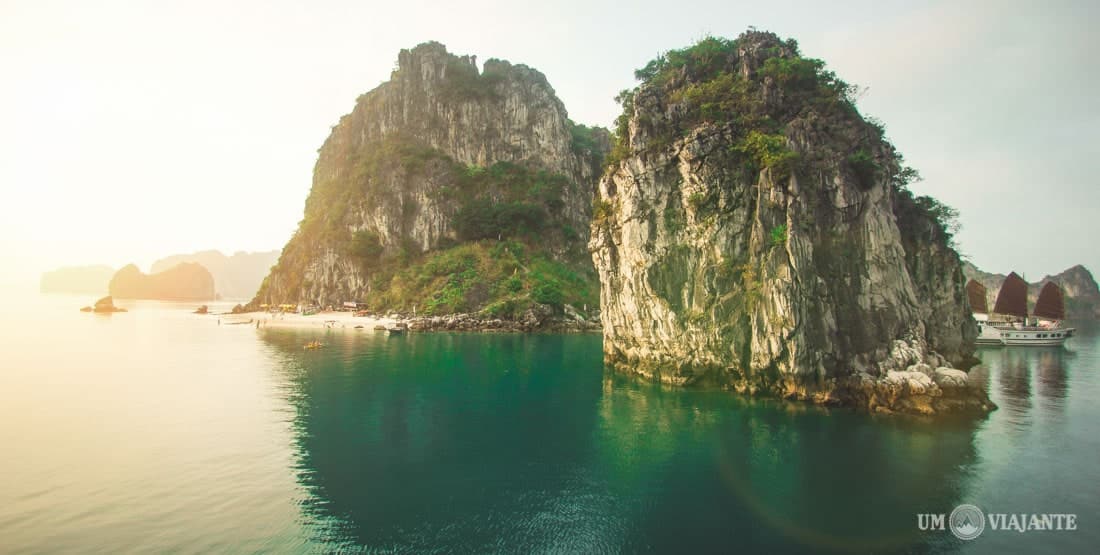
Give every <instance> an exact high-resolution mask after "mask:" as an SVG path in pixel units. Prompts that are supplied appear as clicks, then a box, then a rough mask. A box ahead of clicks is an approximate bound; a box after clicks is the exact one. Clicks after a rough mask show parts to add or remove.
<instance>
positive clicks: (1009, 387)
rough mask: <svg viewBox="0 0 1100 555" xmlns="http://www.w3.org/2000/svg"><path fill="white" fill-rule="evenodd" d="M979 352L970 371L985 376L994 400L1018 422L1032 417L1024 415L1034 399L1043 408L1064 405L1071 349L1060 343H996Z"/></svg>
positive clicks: (1031, 408)
mask: <svg viewBox="0 0 1100 555" xmlns="http://www.w3.org/2000/svg"><path fill="white" fill-rule="evenodd" d="M979 356H980V357H981V359H982V364H981V366H979V367H976V368H975V370H973V371H972V375H974V374H983V375H986V376H988V379H989V381H990V385H991V386H992V387H991V388H990V395H991V396H992V397H993V400H994V402H996V403H997V404H998V405H999V406H1000V407H1001V409H1002V410H1005V411H1006V412H1008V413H1010V414H1011V415H1012V416H1013V419H1014V420H1017V421H1018V422H1019V423H1020V425H1021V426H1023V425H1029V424H1030V422H1032V421H1033V418H1031V419H1025V417H1026V416H1028V415H1029V414H1030V413H1031V412H1032V410H1033V409H1034V407H1035V403H1036V402H1039V403H1042V405H1043V409H1044V410H1047V409H1052V410H1059V411H1060V410H1062V409H1064V408H1065V400H1066V398H1067V397H1068V395H1069V385H1068V371H1067V364H1068V362H1069V360H1068V359H1069V358H1071V357H1072V352H1070V351H1067V350H1066V349H1065V348H1063V347H1000V348H987V349H982V350H980V351H979ZM1032 416H1034V415H1032Z"/></svg>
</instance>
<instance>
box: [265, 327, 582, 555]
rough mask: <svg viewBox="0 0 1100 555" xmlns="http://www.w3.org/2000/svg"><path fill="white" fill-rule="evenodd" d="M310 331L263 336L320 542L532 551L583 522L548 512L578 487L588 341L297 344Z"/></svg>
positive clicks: (375, 339)
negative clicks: (279, 378) (276, 355)
mask: <svg viewBox="0 0 1100 555" xmlns="http://www.w3.org/2000/svg"><path fill="white" fill-rule="evenodd" d="M314 337H315V335H306V334H295V333H288V332H275V333H268V334H266V336H265V340H266V341H267V342H268V343H269V344H271V345H274V346H275V347H276V348H278V349H279V350H280V351H282V352H283V353H284V355H285V357H286V359H285V363H284V365H283V366H284V368H285V369H286V371H287V372H288V373H289V374H290V378H291V379H290V383H291V384H292V385H291V389H292V391H289V392H288V397H289V398H290V399H291V400H292V401H293V404H294V406H295V410H296V415H295V417H294V424H293V425H294V430H295V434H296V436H297V442H298V451H299V460H298V471H299V481H300V483H301V484H302V486H303V488H304V489H305V490H306V493H307V496H306V498H305V499H304V500H303V503H302V504H303V512H304V513H305V515H306V519H307V520H309V521H311V522H312V523H313V527H314V528H315V530H316V536H317V537H316V538H315V540H316V541H320V542H322V543H325V544H327V545H330V546H344V547H345V548H357V547H364V546H365V547H368V548H370V549H381V550H391V549H397V550H406V551H411V552H427V551H433V550H438V549H439V547H440V546H450V547H449V549H450V550H458V551H474V552H484V551H494V550H497V549H499V545H505V544H506V545H517V544H518V545H525V546H528V547H530V548H532V549H534V548H538V547H539V546H543V547H545V544H549V545H558V544H561V545H568V540H569V538H567V537H562V536H563V535H564V534H567V533H569V530H570V520H571V519H579V518H583V517H585V516H590V515H584V514H583V513H582V512H580V511H575V512H574V514H569V513H568V512H565V514H561V513H563V511H560V510H558V508H557V507H558V505H559V504H560V500H561V498H562V497H563V496H564V495H566V493H567V492H571V491H574V490H575V489H576V488H578V487H582V489H584V488H583V484H580V483H578V480H579V479H580V478H579V477H578V473H577V471H576V468H575V467H576V465H577V462H578V461H583V460H584V459H585V451H586V450H587V449H588V448H589V440H588V438H589V435H590V433H591V430H592V429H593V427H594V425H595V422H594V420H595V416H596V414H595V410H596V400H597V398H598V397H599V395H600V390H599V379H600V361H601V359H600V356H599V349H600V345H599V341H598V338H595V337H572V338H570V337H561V336H522V335H506V336H495V337H491V338H486V337H484V336H476V335H466V336H463V335H448V334H425V335H410V336H407V337H386V336H384V335H380V334H370V333H364V334H348V333H333V334H330V335H329V336H328V337H327V338H325V339H323V341H325V342H326V344H327V346H326V348H325V349H322V350H320V351H316V352H306V351H303V350H302V349H301V345H302V344H303V343H304V342H306V341H308V340H310V339H313V338H314ZM567 342H568V348H567V346H566V343H567ZM593 363H594V364H595V367H594V368H593V367H592V364H593ZM584 364H588V366H589V368H588V369H587V371H578V368H580V367H582V366H583V365H584ZM540 368H541V369H558V370H564V371H545V370H542V371H540V370H539V369H540ZM581 494H583V491H582V492H581ZM548 515H549V516H548ZM546 518H551V519H553V518H557V519H559V523H558V525H557V526H554V525H553V522H552V521H548V522H545V523H544V525H541V526H540V525H538V523H539V522H540V521H541V520H542V519H546ZM553 533H556V534H558V537H553V536H551V537H546V534H553ZM501 542H504V543H501ZM517 542H518V543H517Z"/></svg>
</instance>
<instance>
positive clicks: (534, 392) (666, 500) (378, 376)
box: [263, 331, 976, 553]
mask: <svg viewBox="0 0 1100 555" xmlns="http://www.w3.org/2000/svg"><path fill="white" fill-rule="evenodd" d="M263 337H264V339H265V341H266V342H267V343H268V344H269V345H271V346H272V347H273V348H274V349H275V350H277V351H278V352H279V353H280V354H281V357H282V362H283V363H282V365H281V366H282V369H283V370H282V371H283V372H285V373H286V382H287V384H288V387H287V391H286V397H287V398H288V399H289V400H290V402H291V406H292V407H293V411H294V414H293V430H294V435H295V437H296V448H297V451H298V460H297V468H296V470H297V473H298V480H299V483H300V484H301V486H302V488H303V499H302V500H301V506H302V512H303V520H304V521H306V525H307V527H308V528H310V529H311V530H312V531H313V535H314V537H313V541H315V542H318V543H320V544H321V545H322V550H352V551H354V550H359V549H363V548H366V549H367V550H368V551H372V550H383V551H407V552H430V551H443V552H447V551H460V552H469V551H473V552H493V551H504V552H544V551H565V552H583V553H592V552H639V551H656V552H692V553H694V552H729V551H734V550H737V551H746V552H772V553H778V552H805V551H807V550H822V549H839V550H860V551H867V550H874V551H879V552H891V551H910V552H911V551H918V552H919V551H928V550H936V551H942V550H944V549H950V548H952V547H953V546H954V545H955V544H954V543H952V540H951V536H950V534H948V533H935V534H933V533H927V532H925V533H922V532H920V531H919V530H917V527H916V514H917V513H918V512H934V513H935V512H945V511H950V509H951V508H952V507H954V506H955V505H957V504H958V503H960V502H965V501H966V499H967V488H968V487H969V479H970V478H969V476H968V475H966V474H964V473H961V472H960V470H959V469H960V468H966V467H968V466H969V465H971V464H973V463H974V461H975V458H976V457H975V451H974V446H973V431H974V424H973V423H972V422H958V423H950V422H948V423H944V422H940V423H936V424H932V423H922V422H918V421H913V420H910V419H897V418H875V417H871V416H868V415H866V414H863V413H857V412H852V411H847V410H832V411H830V410H826V409H822V408H820V407H813V406H808V405H799V404H788V403H784V402H780V401H750V400H746V399H744V398H741V397H739V396H736V395H731V394H730V393H728V392H724V391H698V390H683V389H670V388H665V387H662V386H659V385H654V384H649V383H641V382H637V381H634V380H632V379H630V378H626V377H623V376H620V375H616V374H604V373H603V372H602V369H601V360H602V358H601V350H600V343H599V338H598V337H562V336H514V335H506V336H477V335H466V336H463V335H447V334H437V335H410V336H408V337H401V338H387V337H385V336H381V335H374V334H369V333H365V334H354V333H333V334H330V335H329V336H328V337H326V338H324V339H323V341H325V342H326V343H327V344H328V346H327V347H326V348H325V349H322V350H320V351H316V352H311V351H304V350H302V349H301V345H303V344H304V343H305V342H307V341H309V340H311V339H314V338H316V335H315V334H304V333H302V334H298V333H294V332H286V331H271V332H267V333H264V335H263ZM601 380H602V381H601ZM601 386H602V387H601Z"/></svg>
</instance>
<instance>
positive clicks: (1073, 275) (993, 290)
mask: <svg viewBox="0 0 1100 555" xmlns="http://www.w3.org/2000/svg"><path fill="white" fill-rule="evenodd" d="M963 273H964V274H965V275H966V277H967V279H973V280H975V281H977V282H978V283H981V284H982V285H984V286H985V289H986V296H987V298H986V304H987V306H989V307H992V306H993V301H994V300H995V299H996V298H997V293H999V292H1000V291H1001V284H1003V283H1004V281H1005V277H1006V276H1005V274H991V273H989V272H983V271H982V270H979V269H978V268H977V267H976V266H974V265H973V264H971V263H969V262H966V263H964V264H963ZM1049 282H1053V283H1055V284H1057V285H1058V286H1060V287H1061V288H1062V293H1063V294H1064V295H1065V302H1066V319H1067V320H1077V321H1081V320H1096V319H1100V287H1097V285H1096V280H1095V279H1093V277H1092V272H1090V271H1089V270H1088V268H1085V267H1084V266H1082V265H1080V264H1078V265H1076V266H1073V267H1071V268H1068V269H1066V270H1065V271H1064V272H1062V273H1060V274H1056V275H1053V276H1045V277H1044V278H1043V279H1040V280H1039V281H1036V282H1034V283H1030V284H1028V285H1029V286H1028V306H1029V307H1034V306H1035V301H1036V299H1037V298H1038V296H1039V291H1041V290H1042V288H1043V286H1045V285H1046V284H1047V283H1049Z"/></svg>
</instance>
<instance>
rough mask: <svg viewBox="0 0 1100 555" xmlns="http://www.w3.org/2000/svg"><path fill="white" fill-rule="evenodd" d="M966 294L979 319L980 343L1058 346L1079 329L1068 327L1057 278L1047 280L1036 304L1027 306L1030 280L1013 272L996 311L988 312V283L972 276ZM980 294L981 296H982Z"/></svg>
mask: <svg viewBox="0 0 1100 555" xmlns="http://www.w3.org/2000/svg"><path fill="white" fill-rule="evenodd" d="M966 289H967V296H968V298H969V300H970V306H971V308H972V309H973V310H974V319H975V320H977V321H978V331H979V333H978V338H977V339H976V340H975V343H977V344H979V345H1010V346H1058V345H1063V344H1065V342H1066V340H1067V339H1069V338H1070V337H1073V334H1074V332H1075V331H1076V329H1074V328H1070V327H1066V326H1064V325H1063V323H1062V320H1063V319H1064V318H1065V315H1066V307H1065V295H1063V294H1062V289H1061V288H1060V287H1059V286H1058V285H1057V284H1055V283H1054V282H1047V284H1046V285H1044V286H1043V289H1042V290H1041V291H1040V292H1039V298H1038V299H1037V300H1036V301H1035V308H1034V310H1032V311H1031V313H1030V314H1029V313H1028V310H1027V289H1028V285H1027V282H1026V281H1024V279H1023V278H1021V277H1020V276H1018V275H1016V272H1012V273H1011V274H1009V275H1008V277H1007V278H1005V281H1004V284H1003V285H1001V290H1000V292H998V293H997V301H996V302H995V303H994V305H993V313H992V314H987V313H985V309H986V307H987V305H986V302H985V287H984V286H982V285H981V284H980V283H978V282H976V281H974V280H971V281H970V283H967V286H966ZM979 296H980V300H979V298H978V297H979Z"/></svg>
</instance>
